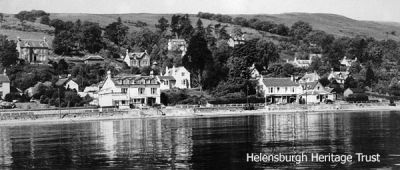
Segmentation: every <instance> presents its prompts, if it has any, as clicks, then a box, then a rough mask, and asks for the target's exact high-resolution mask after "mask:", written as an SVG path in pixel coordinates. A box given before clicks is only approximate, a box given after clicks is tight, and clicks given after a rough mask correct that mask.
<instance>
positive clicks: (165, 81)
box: [157, 76, 176, 90]
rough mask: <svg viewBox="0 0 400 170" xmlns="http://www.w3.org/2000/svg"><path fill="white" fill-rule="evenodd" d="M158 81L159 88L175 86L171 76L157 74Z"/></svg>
mask: <svg viewBox="0 0 400 170" xmlns="http://www.w3.org/2000/svg"><path fill="white" fill-rule="evenodd" d="M157 80H158V81H159V82H160V90H169V89H172V88H174V87H175V84H176V80H175V78H174V77H172V76H157Z"/></svg>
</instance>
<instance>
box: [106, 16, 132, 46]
mask: <svg viewBox="0 0 400 170" xmlns="http://www.w3.org/2000/svg"><path fill="white" fill-rule="evenodd" d="M128 30H129V28H128V27H127V26H126V25H124V24H123V23H122V21H121V18H120V17H118V19H117V22H113V23H111V24H109V25H107V26H106V28H105V29H104V36H105V37H106V38H107V39H109V40H110V41H112V42H113V43H115V44H117V45H118V46H120V45H121V44H122V43H123V41H124V39H125V37H126V34H127V33H128Z"/></svg>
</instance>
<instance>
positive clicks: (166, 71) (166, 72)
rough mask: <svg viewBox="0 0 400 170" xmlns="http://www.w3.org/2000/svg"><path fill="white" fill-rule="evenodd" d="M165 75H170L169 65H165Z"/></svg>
mask: <svg viewBox="0 0 400 170" xmlns="http://www.w3.org/2000/svg"><path fill="white" fill-rule="evenodd" d="M164 76H168V66H167V67H165V74H164Z"/></svg>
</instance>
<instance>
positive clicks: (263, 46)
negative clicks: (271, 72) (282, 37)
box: [255, 39, 279, 70]
mask: <svg viewBox="0 0 400 170" xmlns="http://www.w3.org/2000/svg"><path fill="white" fill-rule="evenodd" d="M256 50H257V58H256V62H255V64H256V67H257V69H259V70H265V69H267V68H268V65H269V64H270V63H271V62H275V61H277V60H278V59H279V54H278V50H277V47H276V46H275V45H274V44H273V43H272V42H269V41H268V40H266V39H260V40H259V41H257V43H256Z"/></svg>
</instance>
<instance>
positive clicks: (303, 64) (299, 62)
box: [286, 54, 322, 68]
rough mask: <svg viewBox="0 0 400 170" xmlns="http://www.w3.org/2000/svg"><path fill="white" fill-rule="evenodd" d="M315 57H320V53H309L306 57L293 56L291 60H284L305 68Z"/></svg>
mask: <svg viewBox="0 0 400 170" xmlns="http://www.w3.org/2000/svg"><path fill="white" fill-rule="evenodd" d="M315 57H317V58H321V57H322V55H321V54H309V55H308V59H297V57H294V60H293V61H289V60H287V61H286V62H287V63H291V64H292V65H293V66H295V67H303V68H307V67H309V66H310V65H311V63H312V61H313V58H315Z"/></svg>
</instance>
